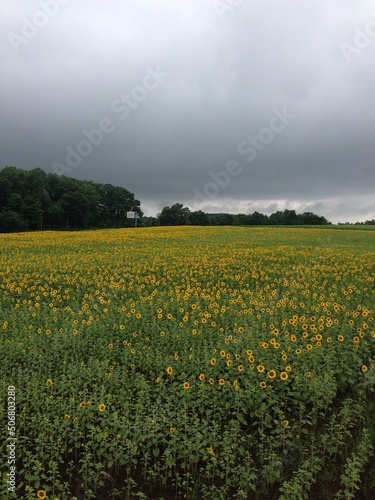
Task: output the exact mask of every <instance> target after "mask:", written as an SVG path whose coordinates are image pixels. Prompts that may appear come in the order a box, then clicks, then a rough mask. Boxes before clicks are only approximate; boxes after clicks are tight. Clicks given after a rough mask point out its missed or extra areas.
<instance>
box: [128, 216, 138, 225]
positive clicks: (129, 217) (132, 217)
mask: <svg viewBox="0 0 375 500" xmlns="http://www.w3.org/2000/svg"><path fill="white" fill-rule="evenodd" d="M126 217H127V218H128V219H135V223H134V226H135V227H137V219H138V214H137V213H136V212H126Z"/></svg>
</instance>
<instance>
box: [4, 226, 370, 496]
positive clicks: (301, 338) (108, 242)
mask: <svg viewBox="0 0 375 500" xmlns="http://www.w3.org/2000/svg"><path fill="white" fill-rule="evenodd" d="M369 227H370V226H369ZM369 227H366V229H365V230H362V229H363V228H362V227H361V228H360V229H359V228H358V227H356V230H355V231H350V230H348V229H339V228H335V229H332V228H331V229H330V228H311V229H308V228H290V227H288V228H286V227H285V228H284V227H279V228H266V227H264V228H246V227H219V228H218V227H216V228H215V227H207V228H204V227H178V228H166V227H164V228H162V227H160V228H144V229H142V228H138V229H124V230H105V231H87V232H69V233H62V232H41V233H20V234H12V235H0V249H1V250H0V314H1V316H0V327H1V335H0V347H1V353H2V354H1V356H2V363H1V367H0V370H1V377H0V380H1V391H2V395H3V397H2V405H1V419H2V428H3V430H4V431H3V433H2V444H3V446H2V454H1V485H0V497H1V498H21V499H35V498H40V499H43V498H48V499H55V500H56V499H60V500H74V499H107V498H108V499H110V498H113V499H116V498H117V499H149V500H158V499H164V500H171V499H180V498H181V499H182V498H185V499H199V500H200V499H207V500H212V499H215V500H216V499H218V500H219V499H223V500H224V499H280V500H293V499H305V498H306V499H308V498H311V499H325V498H326V499H331V498H345V499H351V498H356V499H361V498H362V499H368V498H372V497H373V496H374V494H375V471H374V458H373V453H374V440H375V421H374V414H375V398H374V384H375V363H373V359H374V357H375V323H374V302H375V301H374V299H375V232H373V231H371V230H369ZM9 387H10V389H9V390H8V388H9ZM13 387H14V388H15V389H13ZM7 398H8V407H7ZM13 398H14V399H15V400H16V407H15V412H14V410H13V409H14V407H13V406H12V401H13ZM9 401H10V406H9ZM7 410H9V413H8V415H7ZM14 413H15V425H14V427H15V433H14V436H13V435H12V433H13V431H12V427H13V426H12V425H10V426H9V427H8V422H10V424H12V423H13V415H14ZM9 419H10V420H9ZM14 437H16V438H17V439H16V440H14V443H15V451H14V455H12V453H13V451H12V448H10V447H7V444H9V443H13V439H14ZM12 457H13V459H14V467H15V469H14V477H15V481H16V491H17V493H12V492H9V491H8V487H9V485H10V484H11V483H9V482H7V481H9V480H10V479H9V478H11V479H12V477H13V476H8V475H7V473H9V470H10V464H9V463H8V460H9V459H10V458H11V459H12Z"/></svg>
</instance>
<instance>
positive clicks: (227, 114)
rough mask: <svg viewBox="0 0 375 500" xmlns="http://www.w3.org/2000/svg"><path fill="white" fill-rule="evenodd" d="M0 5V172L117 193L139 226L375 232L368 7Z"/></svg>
mask: <svg viewBox="0 0 375 500" xmlns="http://www.w3.org/2000/svg"><path fill="white" fill-rule="evenodd" d="M0 5H1V12H0V19H1V20H0V26H1V51H0V58H1V78H0V120H1V130H0V132H1V151H0V168H2V167H4V166H6V165H14V166H17V167H20V168H24V169H31V168H35V167H40V168H42V169H43V170H45V171H46V172H50V173H54V172H56V173H60V174H61V173H65V174H66V175H70V176H72V177H76V178H78V179H88V180H94V181H97V182H103V183H111V184H115V185H120V186H124V187H126V188H127V189H128V190H129V191H131V192H133V193H134V194H135V196H136V198H138V199H139V200H140V201H141V206H142V209H143V211H144V212H145V214H146V215H155V214H156V213H157V212H159V211H160V210H161V208H162V207H163V206H165V205H170V204H172V203H175V202H180V203H183V204H184V205H187V206H189V207H190V208H191V209H192V210H196V209H203V210H204V211H206V212H231V213H252V212H254V211H255V210H257V211H260V212H263V213H271V212H273V211H276V210H284V209H285V208H291V209H296V210H297V211H298V212H304V211H313V212H315V213H318V214H320V215H324V216H326V217H327V218H328V219H329V220H331V221H332V222H337V221H341V222H345V221H353V222H354V221H358V220H363V221H364V220H366V219H372V218H375V196H374V190H375V165H374V158H375V103H374V97H375V2H374V1H370V0H356V1H355V2H354V1H353V0H314V1H308V0H305V1H301V0H242V1H241V0H153V1H151V0H108V1H106V2H104V1H103V0H70V1H69V0H38V1H34V0H14V1H10V0H1V1H0ZM220 172H221V173H220ZM223 172H225V173H223Z"/></svg>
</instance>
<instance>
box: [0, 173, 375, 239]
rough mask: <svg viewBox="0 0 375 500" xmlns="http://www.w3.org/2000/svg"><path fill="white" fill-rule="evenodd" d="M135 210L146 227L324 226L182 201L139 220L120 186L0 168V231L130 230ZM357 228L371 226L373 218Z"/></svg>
mask: <svg viewBox="0 0 375 500" xmlns="http://www.w3.org/2000/svg"><path fill="white" fill-rule="evenodd" d="M130 211H132V212H135V214H136V216H137V225H138V226H143V227H149V226H178V225H195V226H218V225H219V226H220V225H221V226H224V225H225V226H228V225H236V226H239V225H240V226H241V225H246V226H267V225H288V226H289V225H327V224H331V223H330V222H329V221H328V220H327V219H326V218H325V217H323V216H319V215H316V214H314V213H312V212H304V213H302V214H298V213H296V211H295V210H284V211H277V212H275V213H273V214H271V215H264V214H261V213H259V212H254V213H252V214H248V215H245V214H237V215H234V214H227V213H218V214H209V213H205V212H203V211H201V210H198V211H194V212H193V211H190V209H189V208H188V207H184V206H183V205H182V204H181V203H175V204H174V205H172V206H166V207H164V208H163V209H162V211H161V212H160V213H159V214H157V216H156V217H144V216H143V212H142V210H141V203H140V201H139V200H137V199H135V198H134V194H133V193H131V192H130V191H128V190H127V189H125V188H123V187H118V186H113V185H111V184H100V183H96V182H93V181H85V180H78V179H74V178H72V177H67V176H58V175H56V174H47V173H46V172H45V171H44V170H42V169H40V168H35V169H33V170H22V169H19V168H16V167H4V168H3V169H2V170H0V232H1V233H9V232H19V231H34V230H48V229H54V230H57V229H65V230H70V229H72V230H73V229H105V228H116V227H132V226H134V219H133V220H132V219H128V218H127V212H130ZM361 224H375V220H372V221H366V222H365V223H361Z"/></svg>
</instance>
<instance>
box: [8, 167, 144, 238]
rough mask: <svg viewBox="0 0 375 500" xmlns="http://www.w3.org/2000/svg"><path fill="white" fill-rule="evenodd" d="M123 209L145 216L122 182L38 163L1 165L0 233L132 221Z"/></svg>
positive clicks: (127, 222)
mask: <svg viewBox="0 0 375 500" xmlns="http://www.w3.org/2000/svg"><path fill="white" fill-rule="evenodd" d="M127 211H134V212H136V213H137V215H138V216H139V217H141V216H142V215H143V213H142V211H141V208H140V202H139V200H136V199H135V198H134V194H133V193H131V192H130V191H128V190H127V189H125V188H122V187H117V186H112V185H111V184H99V183H96V182H92V181H81V180H77V179H73V178H72V177H67V176H63V175H62V176H58V175H56V174H47V173H46V172H44V170H42V169H40V168H35V169H33V170H28V171H26V170H22V169H19V168H16V167H5V168H3V169H2V170H0V232H13V231H28V230H42V229H88V228H109V227H123V226H126V225H129V226H130V225H132V224H134V222H131V220H129V219H127V218H126V212H127Z"/></svg>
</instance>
